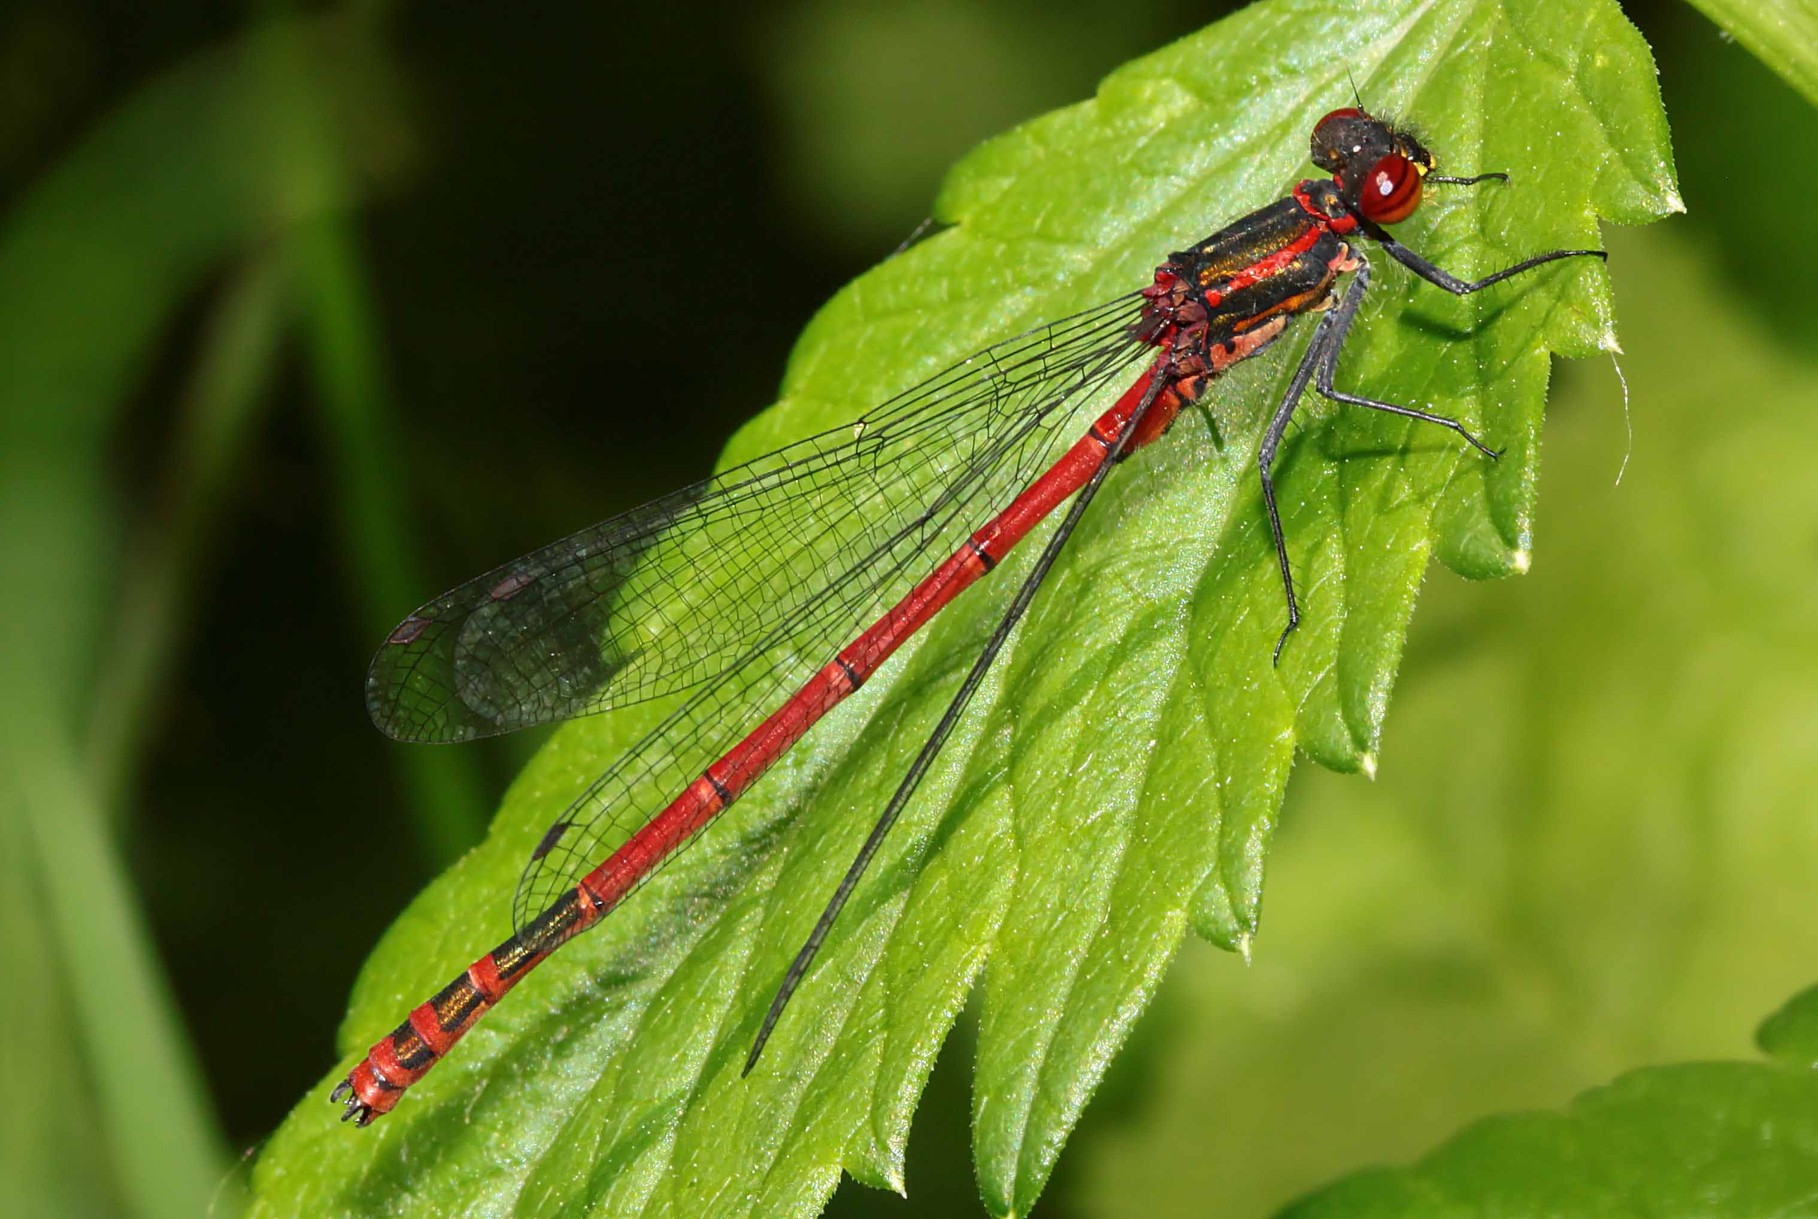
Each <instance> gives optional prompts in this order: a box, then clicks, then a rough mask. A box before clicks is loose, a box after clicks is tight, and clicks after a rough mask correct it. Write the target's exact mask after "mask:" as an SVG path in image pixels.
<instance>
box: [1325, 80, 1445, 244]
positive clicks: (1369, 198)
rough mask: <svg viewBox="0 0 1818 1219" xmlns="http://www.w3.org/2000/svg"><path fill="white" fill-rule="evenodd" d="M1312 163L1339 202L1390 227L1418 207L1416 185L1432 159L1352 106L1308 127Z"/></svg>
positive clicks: (1409, 136) (1407, 135)
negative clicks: (1334, 189) (1324, 174)
mask: <svg viewBox="0 0 1818 1219" xmlns="http://www.w3.org/2000/svg"><path fill="white" fill-rule="evenodd" d="M1312 150H1313V164H1315V165H1317V166H1319V167H1320V168H1321V169H1323V170H1326V171H1328V172H1329V173H1330V174H1331V175H1332V180H1333V181H1334V182H1336V183H1337V184H1338V189H1339V190H1340V191H1341V192H1343V194H1344V197H1345V201H1346V202H1347V203H1349V204H1350V205H1351V206H1352V207H1353V208H1355V209H1356V210H1357V211H1358V212H1359V213H1360V214H1362V215H1363V217H1364V218H1365V219H1366V220H1370V221H1373V222H1375V223H1376V224H1396V223H1399V222H1400V221H1403V220H1406V219H1407V218H1408V217H1409V216H1411V215H1413V214H1414V209H1415V208H1417V207H1419V206H1420V180H1421V178H1422V177H1423V176H1424V175H1425V174H1427V173H1428V172H1429V171H1430V170H1432V168H1433V154H1432V153H1430V152H1428V151H1427V149H1426V146H1425V145H1424V144H1422V143H1421V142H1420V141H1419V140H1418V139H1417V138H1415V136H1414V134H1413V133H1412V132H1410V131H1405V130H1402V129H1401V128H1398V127H1395V126H1393V125H1392V124H1390V123H1387V122H1384V121H1383V120H1382V119H1379V118H1377V117H1375V116H1374V115H1372V114H1370V113H1368V112H1367V111H1365V110H1362V109H1360V108H1358V107H1356V106H1347V107H1345V108H1344V109H1342V110H1334V111H1332V112H1331V113H1330V114H1328V115H1326V116H1325V117H1324V118H1322V119H1320V120H1319V122H1318V123H1316V124H1314V126H1313V139H1312Z"/></svg>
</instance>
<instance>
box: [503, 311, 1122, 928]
mask: <svg viewBox="0 0 1818 1219" xmlns="http://www.w3.org/2000/svg"><path fill="white" fill-rule="evenodd" d="M1110 316H1112V317H1122V316H1125V315H1124V314H1123V313H1122V312H1121V311H1112V312H1111V314H1110ZM1067 324H1068V323H1061V324H1060V325H1061V326H1063V327H1064V326H1066V325H1067ZM1065 334H1066V332H1065V331H1062V336H1063V342H1064V336H1065ZM1061 345H1062V344H1060V343H1056V344H1054V345H1052V346H1051V347H1050V348H1049V350H1051V351H1052V350H1056V349H1058V348H1059V347H1060V346H1061ZM994 350H996V349H994ZM1152 352H1153V349H1152V348H1147V347H1145V346H1143V345H1142V344H1140V343H1138V342H1136V341H1134V340H1133V339H1130V338H1127V337H1125V336H1124V335H1123V333H1122V332H1121V331H1112V332H1111V334H1110V341H1107V336H1106V333H1105V331H1104V329H1103V328H1100V329H1099V330H1098V337H1097V341H1096V343H1095V344H1082V345H1081V346H1080V348H1079V349H1078V350H1077V351H1075V352H1072V353H1070V354H1069V356H1068V358H1067V359H1066V360H1065V361H1064V362H1063V363H1060V364H1056V363H1054V362H1053V361H1052V360H1050V361H1049V362H1048V367H1047V368H1046V370H1045V371H1044V372H1043V373H1042V375H1040V376H1039V377H1030V378H1027V379H1024V380H1016V379H1014V378H1013V379H1012V380H1011V381H1010V382H1009V384H1011V385H1014V386H1019V387H1020V388H1019V389H1018V391H1017V393H1016V397H1017V398H1018V404H1019V407H1020V409H1015V410H1009V411H1006V412H1005V413H1004V415H1003V416H1002V418H1003V422H1002V423H1001V424H998V425H996V426H992V427H990V428H989V429H988V436H984V437H981V435H980V424H979V421H978V420H977V419H974V420H973V421H972V423H971V425H970V426H967V425H966V424H963V423H962V422H961V421H960V420H961V417H962V415H964V414H971V415H974V416H983V415H986V414H989V415H991V416H992V417H994V418H995V417H996V412H997V407H996V406H992V407H985V406H981V405H978V404H976V403H973V402H972V401H971V400H970V399H968V407H969V409H968V411H966V412H960V413H955V414H949V413H945V412H940V411H930V412H919V413H917V416H916V418H917V420H918V423H919V426H918V428H917V429H915V433H916V434H915V436H914V437H909V436H905V437H903V438H901V439H900V441H899V444H900V446H901V447H902V448H903V449H904V450H906V451H907V452H908V453H909V454H912V455H913V460H914V461H915V462H916V463H918V464H921V465H925V466H926V467H927V469H926V472H925V474H924V475H923V476H922V477H921V478H920V479H919V480H918V483H917V485H918V486H919V487H920V488H921V491H922V494H921V495H920V496H919V497H910V496H907V495H900V496H899V497H898V498H899V499H901V500H903V501H905V502H902V503H898V504H895V505H893V507H892V510H891V512H890V514H889V515H888V517H887V518H882V519H885V520H886V521H887V523H886V524H884V525H882V526H879V527H872V528H869V529H867V530H866V531H865V532H864V541H863V543H862V544H860V545H856V546H850V547H848V548H846V549H839V548H835V551H834V553H836V554H837V556H838V557H837V560H835V561H831V562H826V564H825V566H824V567H823V568H821V569H820V570H818V571H817V572H815V573H814V576H813V577H812V578H811V579H810V580H809V581H807V582H808V583H809V584H810V585H811V589H810V591H809V593H808V595H794V596H792V597H791V598H790V608H789V610H788V611H787V612H786V613H784V614H780V615H773V616H771V617H770V618H768V619H766V621H767V623H768V625H767V626H766V627H764V628H762V629H761V630H760V631H759V632H758V633H757V634H756V637H755V638H753V639H751V641H750V642H749V643H748V644H747V646H746V647H745V650H744V651H743V652H742V653H739V654H737V655H733V656H730V657H728V659H727V660H725V661H723V662H722V663H721V665H720V672H719V673H718V674H717V675H716V676H715V677H714V678H713V680H711V681H708V682H706V683H704V684H703V685H701V686H700V687H699V688H698V689H696V690H695V691H694V693H693V694H692V695H690V697H688V698H687V699H686V700H685V701H684V702H683V703H682V704H681V705H680V706H679V707H678V708H677V709H676V710H675V711H673V712H672V713H670V715H669V716H667V717H666V718H665V719H664V720H663V722H662V723H660V724H659V725H658V726H657V727H656V728H655V729H653V730H652V731H651V732H650V733H648V734H647V735H646V736H645V737H644V738H643V739H642V740H641V741H640V742H639V743H638V744H637V745H635V746H634V747H633V748H632V749H630V750H629V751H628V752H627V753H626V754H625V755H623V756H622V757H621V758H619V759H618V760H617V761H616V762H615V763H614V764H613V765H612V767H611V768H610V769H608V770H607V771H606V772H605V773H604V774H602V775H601V776H600V777H599V778H598V779H596V780H595V781H594V782H593V783H592V784H591V785H590V786H589V787H588V788H587V790H586V791H585V792H583V793H582V794H581V795H580V796H579V797H578V798H577V799H576V800H575V801H574V803H573V804H572V805H570V806H569V808H568V809H567V810H566V811H564V812H563V814H562V816H561V817H559V818H558V819H557V820H556V821H555V823H554V824H552V825H551V826H550V827H549V829H548V831H547V832H546V833H545V834H544V836H543V838H542V840H541V842H539V844H538V846H537V848H536V850H535V851H534V852H533V854H532V856H531V859H530V861H529V863H528V864H527V865H526V867H525V869H524V873H523V876H522V878H521V879H520V881H519V884H518V891H517V895H516V899H515V901H514V903H513V909H512V913H513V918H514V920H515V922H516V924H517V926H518V927H519V929H523V928H525V927H526V926H527V925H528V924H529V923H530V922H531V921H532V920H533V919H535V918H536V917H537V915H539V914H540V913H542V912H543V911H544V910H546V909H547V908H548V907H549V906H550V905H551V904H552V903H553V902H554V901H555V900H556V899H557V898H559V897H561V896H562V895H563V894H564V893H565V892H566V891H567V890H569V889H571V888H572V887H573V886H574V885H575V884H577V883H578V882H579V881H580V879H581V877H583V876H584V875H586V874H587V872H589V871H590V870H592V869H593V868H594V867H595V866H596V865H598V864H599V863H600V862H601V861H602V860H603V859H605V858H606V857H607V855H608V854H609V853H610V852H611V851H612V850H613V849H615V848H616V847H618V846H619V845H620V844H622V843H623V842H624V841H625V840H626V839H627V838H628V837H629V836H630V835H631V834H632V833H633V832H634V831H636V830H637V829H638V828H639V827H640V826H643V825H645V824H646V823H647V822H649V821H650V820H651V819H652V818H653V817H655V816H656V814H657V813H659V812H660V811H661V810H662V809H663V808H664V807H665V806H666V805H667V804H669V802H670V801H672V800H674V799H675V798H676V797H677V796H679V795H681V794H682V792H683V791H684V789H685V788H687V787H688V785H689V784H691V783H693V782H694V781H696V780H697V779H699V778H700V776H701V774H702V772H703V771H705V770H706V768H707V767H708V766H709V765H710V764H711V763H712V762H714V761H715V760H717V759H719V758H720V757H722V756H724V755H725V754H726V753H727V752H728V751H729V750H730V749H731V748H732V747H733V746H734V745H735V744H737V742H738V741H739V740H741V739H742V738H743V737H745V736H746V735H747V734H748V733H750V732H751V731H752V730H753V729H754V728H755V727H757V725H758V724H759V723H760V722H761V721H763V720H764V719H765V718H766V717H768V716H771V715H782V716H788V715H798V716H801V717H804V718H803V723H804V724H805V723H807V722H809V720H811V719H812V717H813V716H815V715H817V714H818V708H797V707H795V706H794V704H793V703H790V702H789V701H788V700H789V697H790V695H791V694H793V693H794V692H795V691H796V690H798V689H800V688H801V686H802V684H803V683H804V682H805V681H806V680H807V679H808V678H809V677H810V676H812V675H813V674H814V673H815V672H816V671H817V670H819V669H821V668H822V667H824V666H825V665H826V664H827V663H828V662H829V661H831V660H832V659H833V657H834V656H835V655H836V654H837V653H838V651H839V649H840V648H841V647H843V646H844V645H845V644H846V643H847V642H849V641H850V640H851V639H853V638H854V637H855V636H857V635H858V633H859V632H860V631H861V630H863V629H864V628H865V627H867V626H869V625H870V624H871V623H872V622H874V621H875V620H876V619H877V618H878V617H879V616H880V615H881V614H882V613H883V612H884V610H885V609H886V608H887V607H888V606H890V605H892V604H894V603H895V602H896V601H898V600H900V599H901V598H902V597H903V596H904V595H905V594H906V593H907V592H908V591H909V590H910V588H912V587H913V586H914V585H915V583H916V582H917V581H919V580H920V579H921V578H923V577H924V576H926V575H927V574H928V573H929V572H930V571H931V570H933V569H934V567H935V566H936V565H937V564H938V563H939V562H940V561H941V560H943V559H945V558H946V557H947V556H948V555H949V554H951V553H953V552H954V551H955V550H957V549H958V548H959V547H960V546H961V545H963V544H964V542H965V539H966V538H967V536H968V535H970V534H971V533H972V531H973V530H975V529H977V528H978V527H979V526H980V525H982V524H984V522H985V521H986V520H988V519H990V517H991V516H993V515H994V514H996V513H997V512H999V511H1001V510H1002V509H1003V508H1005V507H1006V506H1008V505H1009V503H1010V501H1011V500H1013V499H1014V498H1015V497H1016V496H1017V495H1018V494H1019V493H1020V492H1021V491H1022V490H1023V489H1024V488H1025V487H1027V486H1028V485H1029V483H1031V482H1032V481H1033V480H1034V479H1035V478H1036V477H1037V476H1038V475H1039V474H1041V472H1042V471H1043V470H1045V469H1047V468H1048V467H1049V466H1050V465H1052V464H1053V463H1054V461H1055V460H1057V459H1058V458H1059V456H1060V454H1061V452H1062V451H1064V450H1065V448H1066V447H1067V446H1068V445H1069V444H1071V443H1072V442H1073V441H1075V440H1077V439H1078V438H1079V436H1080V435H1081V434H1083V431H1084V428H1085V426H1086V423H1087V422H1088V421H1089V420H1090V417H1091V416H1090V414H1089V413H1088V410H1087V409H1086V408H1088V407H1089V406H1091V405H1092V403H1093V400H1094V399H1095V398H1097V397H1099V396H1100V395H1101V393H1109V392H1111V391H1113V390H1121V389H1123V388H1124V387H1125V386H1126V385H1127V384H1128V383H1129V381H1130V380H1131V379H1132V378H1133V376H1134V369H1135V368H1136V367H1139V366H1140V365H1138V363H1137V361H1138V360H1139V359H1141V358H1147V356H1148V355H1149V354H1152ZM975 358H977V357H975ZM994 375H995V374H994ZM885 452H889V450H885ZM891 458H892V459H894V460H892V464H891V465H890V466H889V467H888V468H890V469H892V470H894V469H895V468H896V467H897V466H900V465H901V464H902V462H903V461H905V460H910V458H908V457H904V456H903V455H902V454H900V453H891ZM881 468H883V467H879V468H878V469H881ZM878 469H873V470H871V471H869V472H868V475H867V477H866V478H865V479H864V480H862V481H863V483H864V485H867V486H871V485H875V483H876V481H877V479H878V477H879V474H878ZM838 502H839V503H841V504H844V503H845V502H846V501H845V500H844V499H842V500H840V501H838ZM806 519H810V518H800V517H798V518H797V520H798V521H802V520H806ZM811 535H812V536H813V537H815V538H817V539H818V538H819V537H820V536H821V531H820V530H819V529H818V528H812V529H811ZM844 536H846V537H850V536H852V535H851V534H850V533H848V534H846V535H844ZM779 709H783V710H780V711H779ZM681 845H682V843H681V842H680V841H675V842H663V843H660V844H650V850H651V852H652V853H653V854H654V855H655V856H656V857H659V858H662V859H664V860H665V861H666V860H667V859H668V858H669V857H670V855H671V852H672V851H673V850H674V849H675V848H678V847H680V846H681ZM655 870H657V869H653V874H654V871H655ZM645 879H648V878H647V877H646V878H645ZM640 883H642V882H641V881H640Z"/></svg>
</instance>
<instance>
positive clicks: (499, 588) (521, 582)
mask: <svg viewBox="0 0 1818 1219" xmlns="http://www.w3.org/2000/svg"><path fill="white" fill-rule="evenodd" d="M534 579H536V577H535V576H533V575H531V574H530V573H529V572H522V571H520V572H514V573H512V574H511V575H509V576H506V577H505V578H504V579H503V580H500V581H499V582H498V583H497V584H495V585H493V586H492V587H491V588H489V589H487V590H486V595H487V596H489V597H491V598H492V599H493V600H494V601H509V600H511V598H513V597H515V596H517V595H518V594H519V593H520V592H522V591H524V588H525V586H526V585H528V584H529V583H530V582H531V581H532V580H534Z"/></svg>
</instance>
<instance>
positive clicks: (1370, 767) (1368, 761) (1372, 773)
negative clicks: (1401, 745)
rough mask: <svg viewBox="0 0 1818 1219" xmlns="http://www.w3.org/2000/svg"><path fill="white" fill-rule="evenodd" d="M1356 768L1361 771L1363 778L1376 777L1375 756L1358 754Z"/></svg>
mask: <svg viewBox="0 0 1818 1219" xmlns="http://www.w3.org/2000/svg"><path fill="white" fill-rule="evenodd" d="M1357 767H1358V769H1359V770H1361V771H1363V777H1364V778H1366V779H1374V778H1375V777H1376V755H1375V754H1373V753H1367V752H1366V753H1361V754H1359V755H1358V756H1357Z"/></svg>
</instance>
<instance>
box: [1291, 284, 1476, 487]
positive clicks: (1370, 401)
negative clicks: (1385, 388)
mask: <svg viewBox="0 0 1818 1219" xmlns="http://www.w3.org/2000/svg"><path fill="white" fill-rule="evenodd" d="M1354 257H1355V258H1356V259H1357V264H1358V265H1357V272H1356V276H1357V277H1356V278H1355V279H1353V280H1352V281H1351V285H1350V287H1349V288H1347V289H1346V291H1345V297H1344V300H1343V301H1341V302H1340V303H1339V305H1338V307H1337V308H1336V309H1334V310H1333V311H1332V331H1333V333H1332V335H1331V337H1330V338H1329V339H1328V341H1327V342H1326V344H1325V346H1324V348H1323V349H1322V350H1321V351H1320V357H1319V367H1318V368H1317V369H1316V370H1315V376H1314V382H1313V384H1314V387H1315V388H1316V389H1318V390H1319V392H1320V394H1321V395H1323V396H1324V397H1327V398H1330V399H1332V401H1334V402H1343V403H1345V404H1346V405H1348V406H1364V407H1368V408H1369V409H1371V410H1373V411H1382V412H1383V413H1384V414H1388V415H1400V416H1402V417H1403V418H1404V419H1418V420H1420V421H1421V422H1422V423H1436V424H1438V425H1439V426H1440V427H1443V428H1450V429H1451V430H1452V431H1454V432H1457V433H1458V434H1459V435H1460V436H1463V437H1464V438H1465V439H1466V440H1467V441H1469V442H1470V443H1471V445H1472V447H1474V448H1475V449H1476V450H1477V451H1478V452H1480V453H1482V454H1483V455H1484V456H1485V457H1488V458H1491V459H1495V458H1498V457H1501V456H1502V450H1501V449H1492V448H1491V447H1490V446H1489V445H1487V444H1485V443H1484V442H1483V441H1481V440H1479V439H1478V438H1477V437H1476V436H1474V435H1472V434H1471V433H1470V431H1469V430H1467V429H1466V427H1465V426H1464V424H1462V423H1460V422H1458V420H1456V419H1453V418H1451V417H1450V416H1448V415H1435V414H1432V413H1430V412H1428V411H1420V410H1415V409H1414V408H1413V407H1411V406H1402V405H1400V404H1399V403H1395V402H1383V401H1381V400H1380V399H1377V398H1365V397H1361V396H1360V395H1357V394H1348V393H1346V392H1344V391H1343V390H1341V389H1335V388H1333V385H1332V381H1333V378H1334V377H1335V376H1336V375H1337V373H1338V355H1339V352H1340V351H1341V350H1343V348H1344V344H1345V334H1346V333H1347V332H1348V331H1349V330H1350V329H1351V322H1352V320H1353V319H1354V318H1355V317H1356V315H1357V307H1358V305H1360V304H1362V303H1363V294H1364V292H1365V290H1366V289H1368V287H1369V286H1370V263H1369V260H1368V259H1366V258H1364V256H1363V255H1362V254H1356V255H1354Z"/></svg>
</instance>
